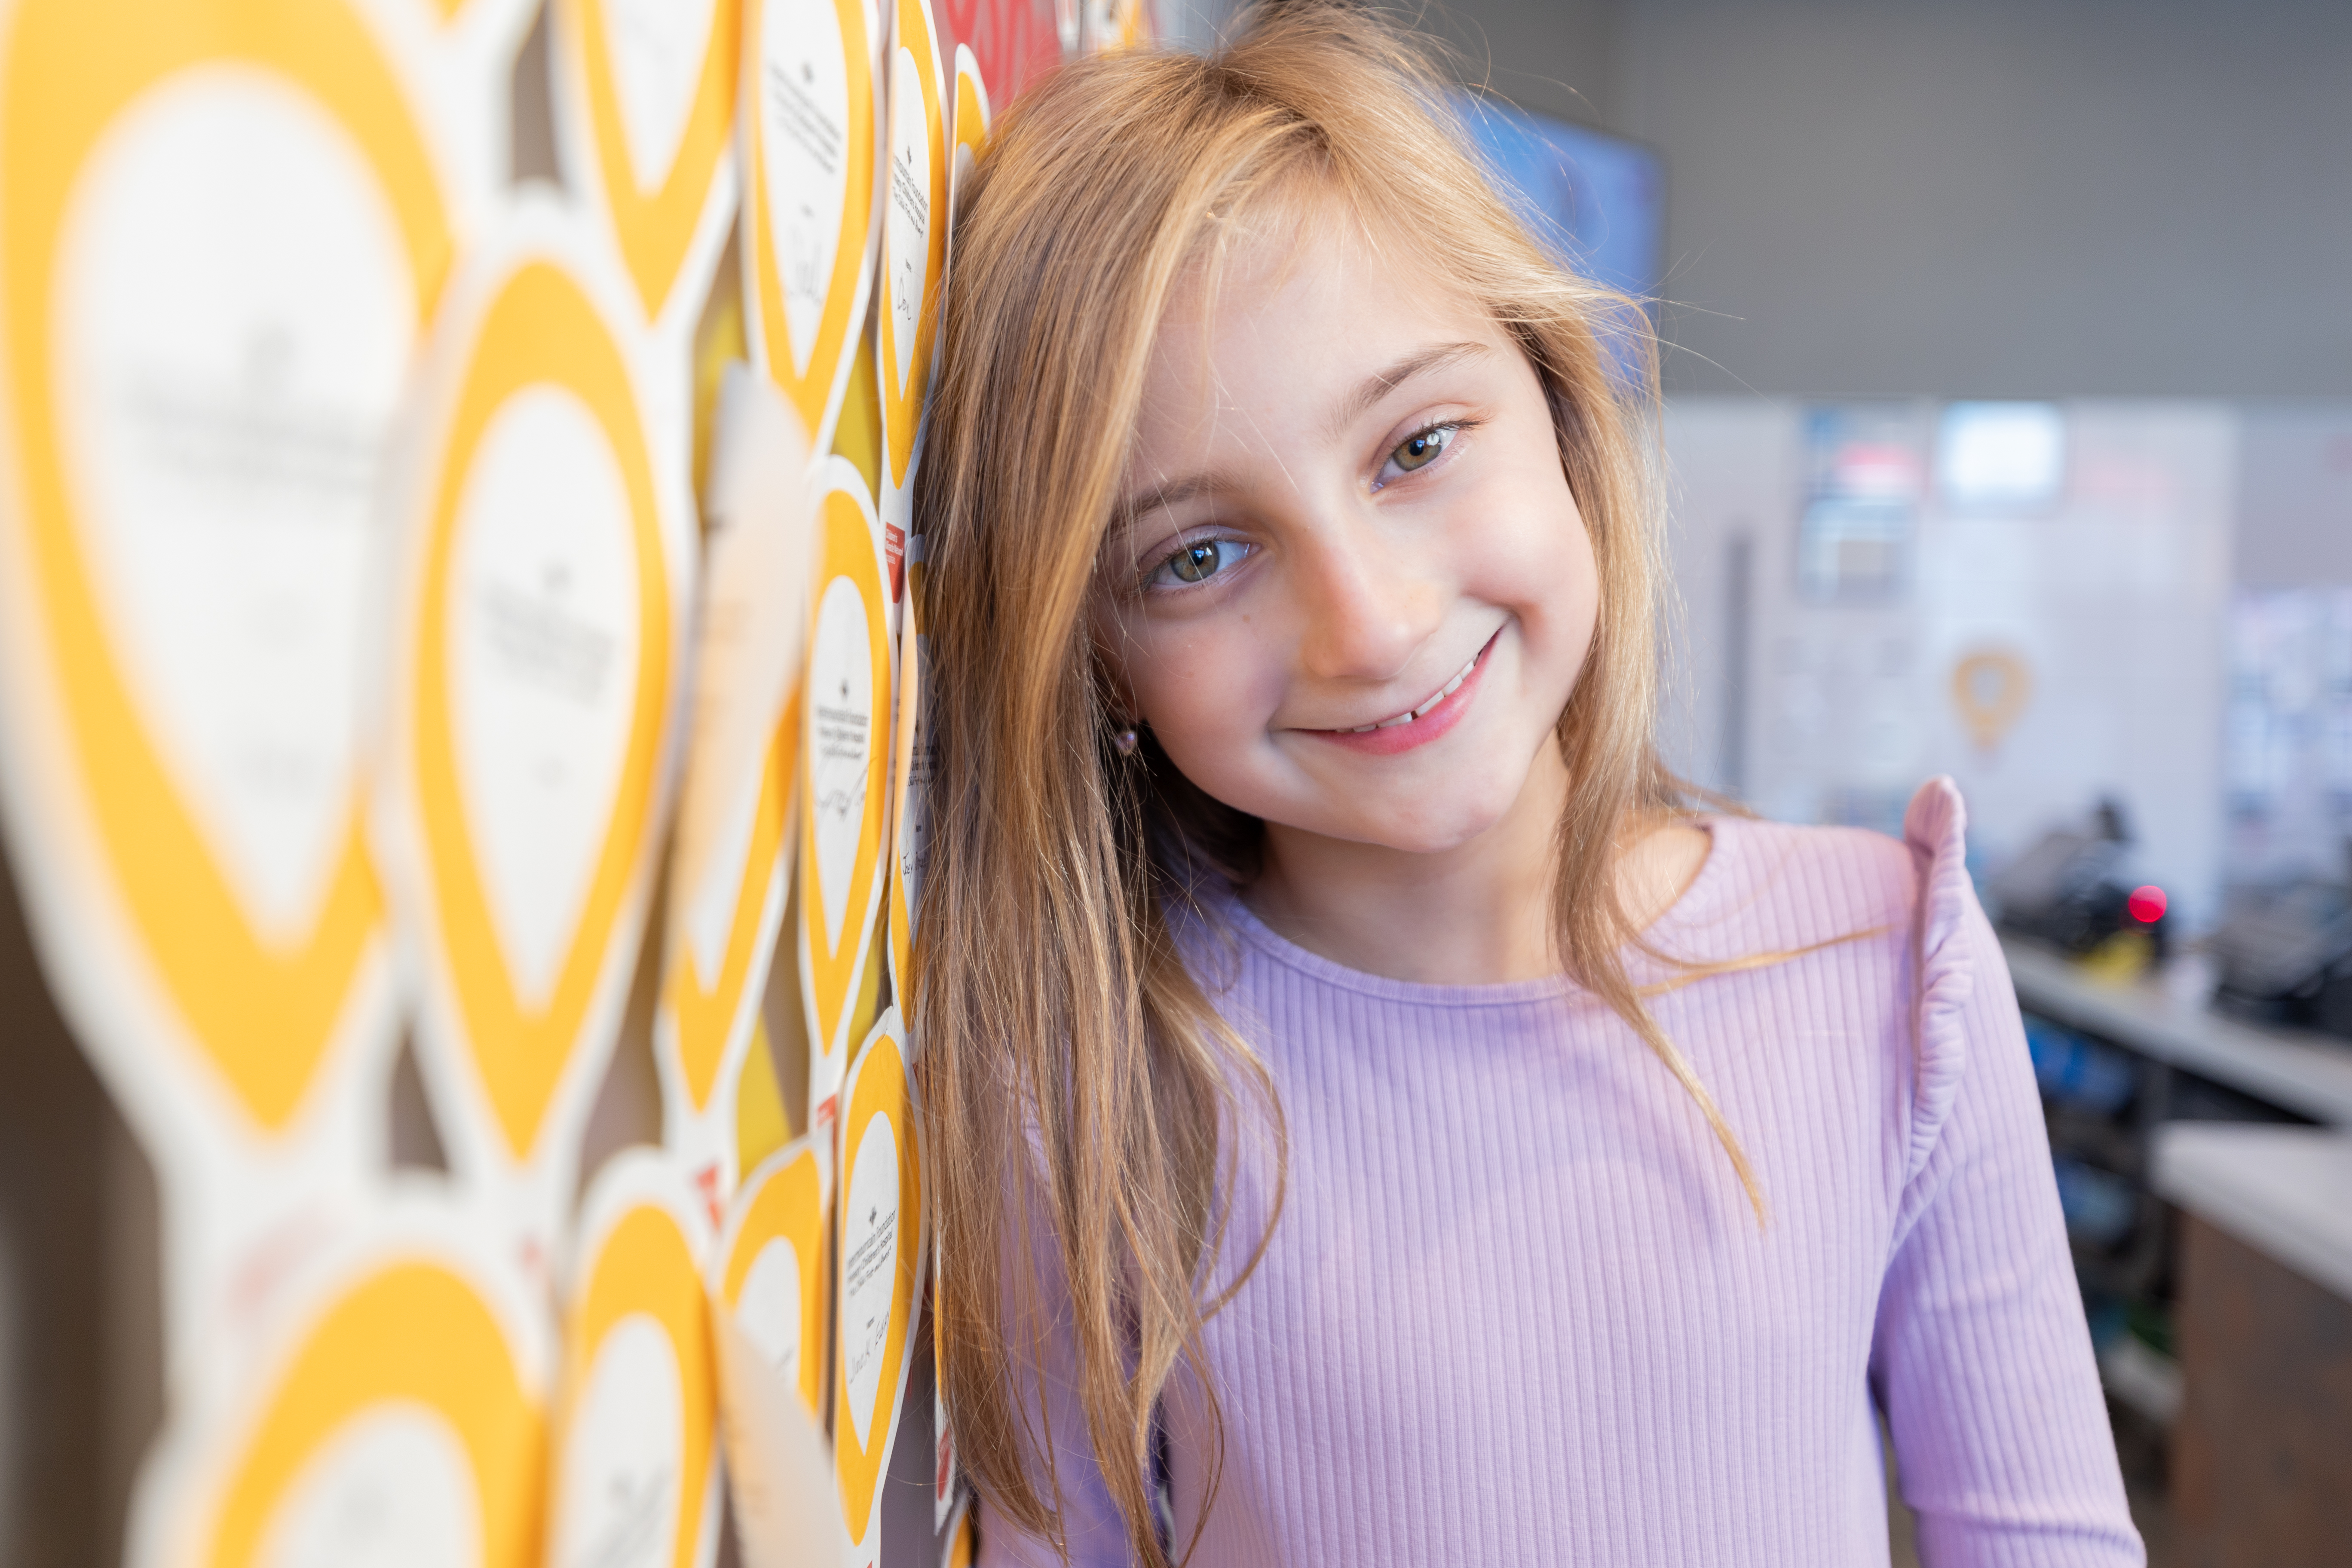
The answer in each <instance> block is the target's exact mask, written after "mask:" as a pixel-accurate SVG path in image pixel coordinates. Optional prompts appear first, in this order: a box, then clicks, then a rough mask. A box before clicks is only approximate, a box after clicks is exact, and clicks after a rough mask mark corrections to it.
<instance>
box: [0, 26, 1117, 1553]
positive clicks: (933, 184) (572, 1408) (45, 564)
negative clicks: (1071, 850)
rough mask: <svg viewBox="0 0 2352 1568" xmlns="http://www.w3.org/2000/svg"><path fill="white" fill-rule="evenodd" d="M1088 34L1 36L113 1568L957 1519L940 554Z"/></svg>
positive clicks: (13, 453)
mask: <svg viewBox="0 0 2352 1568" xmlns="http://www.w3.org/2000/svg"><path fill="white" fill-rule="evenodd" d="M1061 9H1063V10H1067V11H1069V12H1070V14H1071V15H1073V16H1076V14H1077V13H1076V9H1075V8H1074V7H1070V6H1063V7H1061ZM1033 13H1034V15H1033ZM1123 14H1124V13H1122V15H1123ZM1138 14H1140V13H1138ZM1054 15H1055V6H1054V5H1052V4H1051V0H1035V3H1034V4H1030V5H1025V7H1024V5H1010V6H1005V5H997V6H993V7H979V8H975V7H973V6H971V5H962V6H958V5H945V6H943V7H942V8H940V9H938V10H936V11H935V9H934V6H933V5H931V4H929V3H927V0H206V3H205V4H204V5H188V4H185V3H184V0H11V3H9V4H7V5H0V232H5V234H6V236H7V244H6V246H5V247H0V298H5V307H4V308H0V832H4V833H5V847H6V851H7V857H8V861H9V864H10V866H11V868H13V872H14V877H15V881H16V887H17V888H18V889H19V891H20V896H21V898H22V900H23V901H24V904H25V907H26V913H27V916H28V917H29V920H28V924H29V928H30V930H31V931H32V935H33V941H34V945H35V949H36V952H37V956H38V958H39V961H40V963H41V967H42V972H43V975H44V978H45V981H46V983H47V986H48V989H49V991H50V993H51V994H52V995H53V996H54V998H55V999H56V1002H57V1005H58V1010H59V1011H60V1013H61V1014H62V1015H63V1016H64V1017H65V1019H66V1020H67V1022H68V1025H69V1026H70V1027H71V1029H72V1031H73V1033H74V1035H75V1037H77V1039H78V1041H79V1044H80V1046H81V1047H82V1049H83V1051H84V1052H85V1053H86V1054H87V1056H88V1057H89V1060H90V1062H91V1064H92V1066H93V1068H95V1070H96V1072H97V1075H98V1077H99V1079H100V1082H101V1083H102V1084H103V1085H104V1086H105V1088H106V1089H107V1091H108V1092H109V1093H110V1095H111V1096H112V1097H113V1098H114V1100H116V1102H117V1103H118V1105H119V1106H120V1108H121V1111H122V1113H123V1116H124V1119H125V1121H127V1123H128V1124H129V1125H130V1127H131V1130H132V1131H133V1132H134V1133H135V1134H136V1135H137V1137H138V1139H139V1140H140V1142H141V1143H142V1146H143V1149H144V1151H145V1153H146V1155H147V1158H148V1160H149V1161H150V1163H152V1167H153V1169H154V1172H155V1174H156V1178H157V1186H158V1190H159V1192H160V1193H161V1194H162V1200H163V1201H162V1213H161V1217H160V1222H159V1245H160V1249H161V1250H160V1271H159V1278H160V1279H161V1281H162V1286H163V1292H162V1294H163V1300H162V1309H163V1373H162V1375H163V1423H162V1426H161V1429H160V1432H159V1433H158V1435H157V1436H155V1438H154V1440H153V1442H152V1446H151V1447H150V1448H149V1450H148V1452H147V1454H146V1456H145V1458H144V1461H143V1464H142V1468H141V1471H140V1474H139V1477H138V1480H137V1483H136V1486H135V1488H134V1489H133V1494H132V1498H131V1506H130V1512H129V1516H128V1518H127V1520H126V1521H124V1539H125V1541H126V1542H127V1547H126V1552H127V1555H128V1560H129V1561H130V1562H131V1563H134V1564H137V1565H139V1568H196V1565H205V1568H211V1565H214V1564H219V1565H222V1568H227V1565H230V1564H236V1565H240V1568H241V1565H243V1564H247V1563H264V1562H267V1563H279V1564H290V1565H294V1568H310V1565H312V1564H318V1565H326V1564H343V1563H375V1564H383V1565H386V1568H410V1565H415V1568H426V1565H433V1568H438V1565H440V1564H445V1563H479V1564H484V1565H492V1564H495V1565H499V1568H506V1565H509V1564H511V1565H515V1568H528V1565H532V1564H538V1563H549V1564H555V1565H559V1568H572V1565H575V1564H578V1565H586V1564H592V1563H593V1564H599V1565H604V1568H656V1565H662V1568H671V1565H675V1568H708V1565H709V1564H710V1563H713V1562H715V1561H716V1560H717V1557H718V1555H719V1552H720V1551H721V1547H722V1542H723V1540H724V1538H725V1537H726V1535H727V1534H728V1532H729V1531H730V1529H732V1530H733V1531H735V1533H736V1537H737V1552H738V1554H739V1556H740V1560H741V1561H743V1562H745V1563H750V1564H751V1565H752V1568H766V1565H767V1564H770V1563H778V1564H781V1563H818V1562H822V1563H826V1564H828V1565H831V1564H835V1563H845V1564H859V1565H863V1564H871V1563H881V1562H914V1561H922V1562H925V1563H930V1562H937V1561H939V1560H940V1556H941V1551H942V1546H943V1545H944V1544H945V1542H947V1541H948V1539H949V1536H950V1531H949V1530H948V1529H947V1528H946V1527H947V1525H948V1521H949V1520H950V1515H951V1514H952V1515H953V1516H954V1518H955V1520H956V1521H958V1529H961V1528H963V1527H962V1526H961V1521H962V1520H963V1518H964V1511H963V1510H961V1508H960V1507H959V1506H958V1504H959V1502H960V1500H961V1494H960V1492H957V1491H955V1490H954V1489H953V1488H952V1485H951V1480H950V1478H951V1476H952V1473H953V1472H952V1465H951V1462H950V1461H949V1460H948V1459H947V1458H945V1457H946V1456H948V1455H950V1454H951V1452H952V1447H951V1445H950V1443H949V1441H948V1437H947V1434H946V1433H945V1431H944V1429H943V1427H944V1420H943V1413H941V1412H940V1411H939V1410H938V1409H937V1408H936V1407H935V1406H934V1405H932V1403H931V1401H930V1399H929V1397H928V1396H922V1397H921V1398H920V1406H919V1408H918V1407H916V1406H915V1405H912V1404H909V1403H908V1401H907V1399H906V1391H907V1389H908V1386H909V1383H908V1369H909V1368H910V1367H913V1366H916V1365H918V1364H920V1358H924V1357H928V1356H929V1355H930V1354H931V1353H932V1352H931V1346H930V1345H929V1342H928V1339H927V1338H926V1337H925V1336H926V1335H927V1333H928V1330H927V1328H926V1327H925V1326H924V1325H926V1324H927V1322H928V1318H927V1316H926V1314H925V1312H924V1311H923V1303H922V1299H923V1293H924V1291H925V1289H926V1288H927V1277H928V1276H929V1274H930V1273H931V1272H932V1270H931V1268H930V1267H929V1265H930V1264H931V1263H932V1260H933V1259H934V1258H935V1256H936V1250H935V1247H934V1246H933V1244H932V1240H931V1237H929V1220H928V1217H927V1209H926V1205H925V1203H924V1201H923V1196H924V1194H925V1193H926V1191H927V1181H926V1173H925V1172H924V1170H923V1168H922V1159H921V1141H920V1137H919V1131H920V1129H919V1125H918V1124H917V1122H916V1121H915V1120H914V1118H913V1110H912V1107H913V1103H914V1102H913V1099H912V1080H911V1079H910V1077H909V1073H908V1064H910V1063H911V1062H913V1061H914V1060H915V1059H916V1057H917V1055H918V1053H919V1051H920V1049H921V1041H920V1037H919V1030H918V1026H917V1024H916V1021H915V1020H914V1018H913V1017H912V1016H909V1015H908V1014H907V1013H906V1011H905V1008H904V1005H903V1000H902V998H903V996H904V994H905V991H906V989H907V985H908V974H907V969H908V964H909V963H910V952H911V940H910V939H911V932H912V930H913V922H914V919H915V906H916V895H917V894H918V893H919V889H920V875H919V872H920V864H921V859H922V855H921V847H922V845H923V843H924V841H925V820H926V819H925V814H924V808H923V795H922V785H923V783H924V779H925V777H926V776H927V773H928V752H929V748H928V744H927V738H926V733H925V731H924V728H923V725H922V721H921V716H920V707H921V704H920V700H919V684H918V683H919V681H920V680H921V679H923V676H922V675H921V673H920V672H921V671H922V669H923V668H924V661H925V660H926V659H927V658H928V646H929V644H928V638H925V637H922V636H921V634H920V632H919V624H920V623H919V617H918V616H917V613H916V610H915V608H914V606H913V604H912V595H913V593H914V591H915V589H916V588H917V587H919V583H920V563H921V560H922V553H923V552H922V548H921V541H920V540H919V538H916V537H914V536H913V518H912V512H911V506H910V504H909V498H910V496H911V493H912V485H913V480H914V474H915V470H916V468H917V466H918V465H919V462H920V460H921V439H920V436H921V429H922V419H923V415H924V408H925V398H926V396H927V395H928V390H929V383H930V380H931V375H930V372H931V367H932V363H933V358H934V354H935V352H936V350H935V345H936V342H937V340H938V337H939V333H938V331H937V326H938V318H939V312H940V309H941V307H942V300H943V298H944V295H945V289H944V282H945V279H946V274H947V269H948V268H949V266H950V253H949V245H948V235H947V215H948V214H949V213H950V212H952V211H953V198H954V189H955V186H956V184H958V182H959V181H960V180H961V177H962V176H963V174H964V173H965V171H967V170H969V169H970V167H971V163H972V160H973V158H974V156H975V155H976V154H977V153H979V152H980V151H981V149H982V145H983V143H984V141H985V138H986V134H987V120H988V104H989V103H990V101H991V100H992V98H993V99H994V100H996V101H999V102H1001V101H1003V100H1004V99H1006V98H1008V97H1010V96H1011V95H1012V94H1013V92H1014V91H1015V90H1017V89H1018V87H1019V85H1020V83H1021V81H1022V80H1023V79H1033V78H1034V76H1035V75H1036V74H1037V73H1038V71H1039V70H1041V69H1042V68H1044V67H1045V65H1048V64H1050V63H1051V60H1052V59H1054V58H1058V57H1059V53H1060V51H1061V50H1062V49H1065V48H1075V47H1083V45H1082V38H1081V35H1082V34H1083V33H1084V32H1085V29H1083V28H1081V29H1077V30H1076V31H1074V32H1072V34H1071V36H1070V37H1068V38H1058V37H1057V36H1056V33H1055V29H1054V26H1053V25H1052V22H1051V17H1052V16H1054ZM1096 31H1097V32H1102V31H1103V29H1100V28H1097V29H1096ZM1105 36H1108V35H1107V34H1106V35H1105ZM975 50H977V51H978V52H977V53H975ZM534 149H536V150H537V152H536V153H533V151H532V150H534ZM534 159H535V163H534ZM526 165H528V166H529V167H528V171H527V172H528V173H529V174H530V177H520V176H519V174H518V169H519V168H524V167H525V166H526ZM902 686H904V687H906V688H907V689H905V690H903V691H902V690H901V689H900V687H902ZM633 1061H642V1062H645V1063H646V1064H647V1065H646V1067H645V1068H643V1069H641V1070H637V1069H632V1068H630V1064H631V1063H632V1062H633ZM633 1071H634V1077H633V1076H632V1073H633ZM632 1083H635V1084H638V1085H641V1086H642V1087H639V1088H637V1089H634V1090H632V1089H630V1085H631V1084H632ZM420 1084H421V1086H422V1091H423V1093H422V1103H421V1105H420V1104H418V1103H417V1097H416V1096H415V1093H414V1092H413V1091H414V1086H415V1085H420ZM399 1085H408V1086H410V1089H405V1090H404V1089H397V1087H396V1086H399ZM631 1092H634V1093H635V1094H636V1095H637V1097H638V1099H639V1100H641V1101H643V1102H644V1106H645V1109H646V1118H645V1121H646V1128H647V1129H648V1131H646V1133H645V1135H644V1137H643V1138H642V1139H640V1140H638V1141H636V1142H631V1140H629V1139H627V1138H624V1139H620V1140H618V1141H617V1142H616V1141H615V1140H614V1138H613V1137H611V1136H610V1135H609V1134H600V1132H599V1131H598V1129H599V1128H600V1127H601V1126H604V1125H605V1124H606V1123H607V1122H609V1121H611V1119H612V1115H613V1112H612V1110H611V1107H612V1106H613V1104H614V1103H615V1102H616V1096H617V1097H618V1100H620V1101H626V1100H627V1099H628V1096H629V1094H630V1093H631ZM403 1096H405V1098H403ZM395 1101H398V1102H399V1103H400V1104H401V1105H403V1106H405V1107H406V1109H405V1110H398V1111H396V1110H395ZM402 1117H406V1118H408V1122H405V1123H401V1124H402V1125H408V1124H409V1123H415V1122H418V1121H422V1122H424V1123H429V1140H428V1141H429V1142H432V1143H433V1144H434V1145H436V1147H437V1149H438V1150H439V1152H440V1158H439V1160H438V1161H437V1163H436V1162H429V1161H428V1162H425V1163H423V1164H420V1163H417V1162H415V1161H409V1162H406V1163H396V1162H395V1160H394V1142H396V1140H395V1138H394V1135H393V1132H392V1131H391V1130H392V1129H393V1128H394V1125H395V1123H396V1122H400V1121H401V1118H402ZM655 1140H657V1142H655ZM623 1145H627V1146H625V1147H624V1146H623ZM436 1166H437V1168H436ZM918 1392H919V1388H918ZM902 1404H906V1405H908V1409H906V1410H904V1411H902V1410H901V1408H900V1406H901V1405H902ZM902 1416H903V1417H904V1419H903V1420H902ZM902 1426H913V1427H916V1428H919V1429H922V1430H928V1431H929V1433H930V1436H931V1439H932V1440H933V1441H934V1442H935V1443H936V1444H937V1445H938V1447H939V1454H940V1464H939V1465H937V1466H935V1465H934V1463H933V1458H934V1457H933V1456H932V1455H931V1454H929V1453H922V1454H919V1455H910V1456H908V1459H907V1463H908V1465H910V1466H911V1467H913V1468H916V1469H919V1470H921V1471H923V1472H925V1473H929V1472H930V1471H932V1470H933V1469H934V1468H936V1469H938V1471H939V1473H940V1489H939V1496H938V1498H937V1500H936V1502H937V1509H936V1513H935V1510H931V1509H926V1510H921V1511H922V1514H923V1522H924V1525H925V1527H926V1528H925V1529H924V1531H923V1532H922V1533H921V1534H920V1536H919V1539H918V1538H915V1537H913V1536H908V1537H906V1538H903V1539H902V1538H899V1537H898V1536H894V1535H893V1534H892V1531H895V1530H897V1529H898V1528H899V1524H898V1521H897V1519H896V1517H895V1516H892V1515H887V1514H886V1510H883V1509H882V1508H881V1507H880V1502H879V1498H880V1491H879V1487H880V1483H881V1480H882V1479H883V1478H884V1477H886V1476H887V1475H888V1474H889V1473H890V1466H891V1463H892V1449H893V1446H894V1445H895V1444H896V1443H897V1442H898V1437H899V1435H900V1432H901V1429H902ZM915 1441H916V1444H917V1446H918V1447H919V1446H920V1444H921V1441H922V1439H921V1438H917V1439H916V1440H915ZM751 1468H760V1469H761V1470H762V1471H763V1472H764V1473H762V1474H761V1475H760V1476H759V1477H757V1478H756V1479H757V1483H758V1484H757V1485H756V1486H752V1485H747V1484H744V1483H743V1481H742V1476H743V1474H744V1473H745V1472H748V1471H749V1470H750V1469H751ZM730 1480H732V1481H733V1482H734V1483H735V1484H733V1485H731V1486H730ZM730 1521H732V1522H731V1524H730ZM967 1545H968V1542H967Z"/></svg>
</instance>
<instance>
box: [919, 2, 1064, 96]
mask: <svg viewBox="0 0 2352 1568" xmlns="http://www.w3.org/2000/svg"><path fill="white" fill-rule="evenodd" d="M1063 3H1065V4H1067V5H1070V6H1071V8H1072V11H1073V14H1074V15H1075V12H1076V0H1063ZM939 17H940V21H941V22H942V23H943V24H945V26H946V28H947V31H948V32H949V34H950V35H951V36H952V37H954V39H955V41H956V42H957V43H960V44H963V45H966V46H968V47H970V48H971V53H972V58H974V59H976V60H978V61H979V62H980V79H981V81H982V84H983V85H985V86H986V87H987V89H988V101H989V104H990V106H991V107H992V109H993V110H995V111H996V112H997V113H999V114H1002V113H1003V112H1004V106H1005V105H1006V104H1008V103H1010V102H1012V101H1013V96H1014V95H1015V94H1016V93H1018V92H1019V91H1020V90H1021V89H1023V88H1024V87H1025V86H1027V85H1028V84H1029V83H1030V82H1032V81H1034V80H1035V79H1037V78H1039V77H1041V76H1043V75H1045V72H1047V71H1049V70H1051V69H1052V68H1054V67H1055V66H1057V65H1059V64H1060V63H1061V61H1062V38H1061V34H1060V32H1059V30H1058V29H1057V28H1056V26H1055V19H1054V18H1055V0H942V4H941V5H940V9H939ZM949 58H953V53H952V51H950V56H949Z"/></svg>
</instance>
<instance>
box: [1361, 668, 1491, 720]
mask: <svg viewBox="0 0 2352 1568" xmlns="http://www.w3.org/2000/svg"><path fill="white" fill-rule="evenodd" d="M1478 652H1479V653H1484V652H1486V649H1484V648H1481V649H1479V650H1478ZM1475 668H1478V654H1475V653H1474V654H1472V655H1471V656H1470V662H1469V663H1468V664H1465V665H1464V666H1463V667H1462V668H1460V669H1457V670H1455V671H1454V679H1451V680H1449V681H1447V682H1446V683H1445V686H1444V689H1443V690H1440V691H1436V692H1433V693H1432V694H1431V696H1430V699H1429V700H1428V701H1426V702H1424V703H1423V704H1422V705H1421V706H1420V707H1418V708H1408V709H1407V710H1404V711H1403V712H1402V713H1400V714H1398V715H1397V716H1396V717H1395V718H1393V719H1383V720H1381V721H1380V722H1379V723H1377V724H1359V725H1357V726H1356V727H1355V728H1354V729H1352V730H1350V731H1348V733H1349V734H1350V735H1369V734H1370V733H1371V732H1372V731H1375V730H1390V729H1394V728H1395V727H1396V726H1397V725H1399V724H1410V723H1412V721H1414V720H1415V719H1418V718H1420V717H1421V716H1422V715H1423V714H1424V713H1426V712H1428V711H1429V710H1431V709H1433V708H1434V707H1436V706H1437V705H1438V704H1439V703H1441V702H1443V701H1444V700H1446V699H1447V698H1449V697H1451V696H1453V695H1454V692H1455V691H1457V690H1459V689H1461V686H1462V683H1463V682H1464V681H1465V680H1467V679H1470V672H1471V671H1472V670H1474V669H1475Z"/></svg>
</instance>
